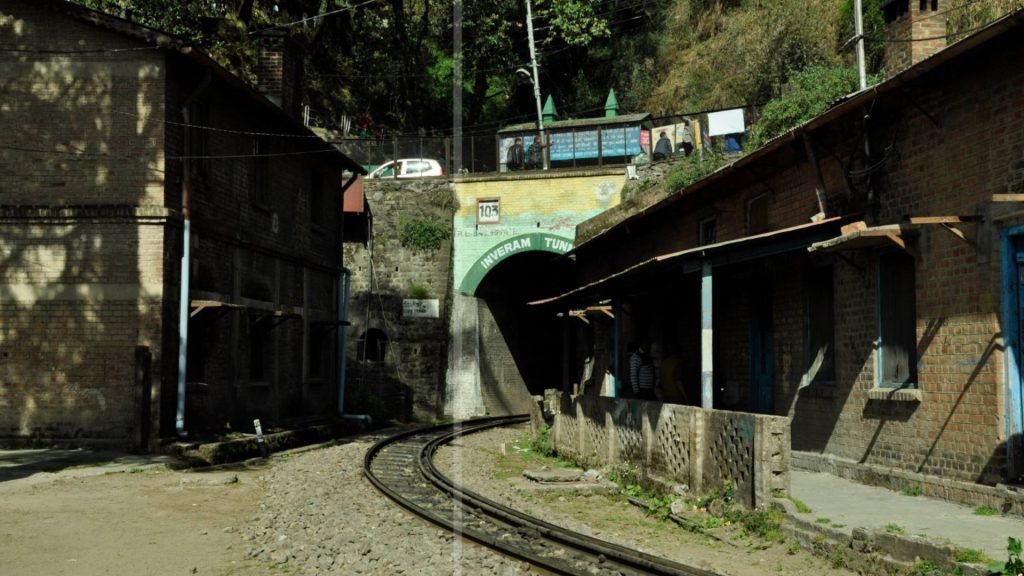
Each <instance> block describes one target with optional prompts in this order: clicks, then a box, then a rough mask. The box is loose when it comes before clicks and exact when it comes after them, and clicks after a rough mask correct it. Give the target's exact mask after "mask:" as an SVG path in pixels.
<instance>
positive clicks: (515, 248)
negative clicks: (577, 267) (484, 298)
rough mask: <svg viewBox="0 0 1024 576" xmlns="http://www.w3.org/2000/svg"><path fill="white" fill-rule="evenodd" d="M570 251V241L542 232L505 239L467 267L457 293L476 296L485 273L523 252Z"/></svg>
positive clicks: (559, 252) (562, 252) (556, 252)
mask: <svg viewBox="0 0 1024 576" xmlns="http://www.w3.org/2000/svg"><path fill="white" fill-rule="evenodd" d="M571 249H572V240H569V239H567V238H563V237H562V236H555V235H554V234H545V233H543V232H535V233H533V234H521V235H519V236H513V237H511V238H506V239H505V240H503V241H501V242H499V243H497V244H495V245H494V246H491V248H490V249H489V250H487V251H486V252H484V254H483V256H481V257H480V258H478V259H477V261H476V262H474V263H473V265H472V266H470V267H469V271H468V272H466V275H465V276H463V278H462V283H461V284H460V285H459V292H461V293H463V294H467V295H469V296H473V295H474V294H476V289H477V288H478V287H479V286H480V282H482V281H483V279H484V277H485V276H487V273H488V272H490V271H491V270H493V269H494V267H495V266H497V265H498V264H499V263H500V262H501V261H502V260H504V259H506V258H508V257H509V256H515V255H516V254H522V253H524V252H551V253H554V254H565V253H566V252H568V251H569V250H571Z"/></svg>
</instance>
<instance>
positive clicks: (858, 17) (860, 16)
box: [853, 0, 868, 90]
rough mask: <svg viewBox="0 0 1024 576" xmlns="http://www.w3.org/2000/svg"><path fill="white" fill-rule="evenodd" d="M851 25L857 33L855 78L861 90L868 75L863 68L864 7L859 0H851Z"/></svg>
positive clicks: (865, 84) (864, 86)
mask: <svg viewBox="0 0 1024 576" xmlns="http://www.w3.org/2000/svg"><path fill="white" fill-rule="evenodd" d="M853 25H854V27H855V28H856V34H857V78H858V79H859V80H860V89H861V90H863V89H865V88H867V87H868V77H867V72H866V70H865V69H864V8H863V6H862V4H861V0H853Z"/></svg>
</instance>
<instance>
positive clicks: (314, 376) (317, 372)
mask: <svg viewBox="0 0 1024 576" xmlns="http://www.w3.org/2000/svg"><path fill="white" fill-rule="evenodd" d="M330 341H331V338H330V334H329V333H328V332H327V331H326V330H323V329H319V328H314V329H313V330H311V331H310V333H309V378H310V379H311V380H319V379H322V378H325V377H326V376H327V360H328V358H330V354H329V350H328V346H329V345H330Z"/></svg>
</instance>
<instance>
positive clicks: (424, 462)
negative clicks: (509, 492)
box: [419, 426, 718, 576]
mask: <svg viewBox="0 0 1024 576" xmlns="http://www.w3.org/2000/svg"><path fill="white" fill-rule="evenodd" d="M489 427H490V426H489ZM473 431H475V430H473ZM470 432H472V431H466V432H465V433H470ZM462 434H463V432H458V431H453V432H451V433H449V434H446V435H444V436H440V437H438V438H435V439H434V440H431V441H430V442H428V443H427V444H426V446H424V448H423V450H422V451H421V452H420V462H419V465H420V471H421V472H422V473H423V475H424V477H426V478H427V479H428V480H430V482H431V483H433V484H434V486H436V487H437V488H438V489H440V490H442V491H444V492H445V493H447V494H448V495H449V496H451V497H452V498H455V499H458V500H460V501H462V502H463V503H464V504H465V505H467V506H470V507H472V508H478V509H481V510H484V511H485V512H486V513H487V514H490V515H492V516H496V517H498V518H499V519H501V520H502V521H503V522H506V523H508V524H511V525H514V526H517V527H521V528H526V529H529V530H535V531H537V532H538V533H540V534H542V535H543V536H544V537H546V538H549V539H551V540H555V541H557V542H560V543H562V544H565V545H567V546H570V547H572V548H576V549H581V550H584V551H586V552H589V553H591V554H593V555H594V556H599V555H600V556H604V557H606V558H609V559H613V560H615V561H616V562H619V563H621V564H624V565H627V566H629V567H632V568H633V569H636V570H639V571H641V572H642V573H644V574H653V575H664V576H718V575H717V574H716V573H714V572H709V571H707V570H704V569H702V568H697V567H694V566H688V565H685V564H680V563H676V562H673V561H670V560H667V559H665V558H660V557H657V556H653V555H651V554H647V553H645V552H640V551H638V550H634V549H632V548H628V547H625V546H621V545H619V544H615V543H613V542H608V541H606V540H600V539H597V538H594V537H592V536H587V535H586V534H581V533H579V532H574V531H572V530H569V529H567V528H563V527H561V526H558V525H555V524H551V523H549V522H545V521H544V520H541V519H539V518H535V517H533V516H530V515H528V514H524V513H522V512H520V511H518V510H515V509H513V508H509V507H507V506H503V505H501V504H498V503H497V502H494V501H493V500H490V499H489V498H486V497H485V496H482V495H480V494H477V493H476V492H473V491H471V490H467V489H465V488H462V487H461V486H458V485H456V484H455V483H454V482H452V481H451V479H449V478H448V477H447V476H445V475H444V474H442V473H441V472H440V471H439V470H438V469H437V467H436V466H435V465H434V462H433V457H434V453H435V452H436V451H437V450H438V449H439V448H440V447H441V446H442V445H444V444H447V443H449V442H451V441H452V440H454V439H455V438H457V437H459V436H461V435H462Z"/></svg>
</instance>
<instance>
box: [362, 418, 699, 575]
mask: <svg viewBox="0 0 1024 576" xmlns="http://www.w3.org/2000/svg"><path fill="white" fill-rule="evenodd" d="M526 420H527V417H525V416H513V417H503V418H483V419H478V420H470V421H467V422H461V423H456V424H445V425H442V426H433V427H429V428H421V429H417V430H410V431H408V432H403V433H401V434H398V435H395V436H391V437H389V438H385V439H383V440H380V441H379V442H377V443H376V444H374V445H373V446H371V447H370V449H369V450H367V452H366V457H365V458H364V460H363V473H364V474H365V475H366V477H367V479H368V480H369V481H370V482H371V483H372V484H373V485H374V486H376V487H377V488H378V489H379V490H381V491H382V492H384V493H385V494H386V495H387V496H388V497H389V498H391V499H392V500H394V501H395V502H397V503H398V504H400V505H401V506H403V507H405V508H406V509H408V510H410V511H411V512H413V513H414V514H417V515H419V516H422V517H424V518H426V519H428V520H430V521H431V522H434V523H435V524H437V525H439V526H441V527H443V528H446V529H448V530H451V531H453V532H455V533H456V534H460V535H461V536H462V537H465V538H469V539H471V540H474V541H476V542H478V543H481V544H484V545H486V546H489V547H491V548H494V549H495V550H497V551H499V552H501V553H503V554H506V555H508V556H512V557H515V558H518V559H520V560H523V561H526V562H529V563H530V564H533V565H534V566H537V567H540V568H543V569H545V570H548V571H550V572H552V573H555V574H568V575H577V574H587V575H600V576H604V575H634V574H636V575H639V574H655V575H666V576H668V575H671V576H716V575H715V574H714V573H713V572H708V571H707V570H704V569H702V568H697V567H693V566H687V565H684V564H680V563H677V562H672V561H670V560H666V559H664V558H658V557H656V556H652V555H649V554H644V553H642V552H638V551H636V550H632V549H630V548H626V547H624V546H619V545H617V544H613V543H610V542H605V541H603V540H598V539H596V538H591V537H589V536H586V535H584V534H580V533H578V532H573V531H571V530H566V529H564V528H561V527H559V526H555V525H553V524H549V523H547V522H544V521H542V520H539V519H537V518H533V517H531V516H527V515H525V514H523V513H521V512H518V511H516V510H513V509H511V508H508V507H505V506H502V505H500V504H498V503H496V502H493V501H491V500H488V499H487V498H484V497H483V496H480V495H479V494H476V493H473V492H471V491H469V490H465V489H463V488H460V487H459V486H457V485H456V484H454V483H453V482H452V481H451V480H450V479H448V478H447V477H445V476H444V475H443V474H441V473H440V472H439V471H438V470H437V468H435V467H434V464H433V455H434V452H435V451H437V449H438V448H439V447H440V446H442V445H443V444H446V443H448V442H450V441H451V440H453V439H454V438H456V437H458V436H460V435H463V434H470V433H473V432H479V431H481V430H486V429H488V428H493V427H497V426H504V425H508V424H515V423H519V422H523V421H526Z"/></svg>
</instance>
